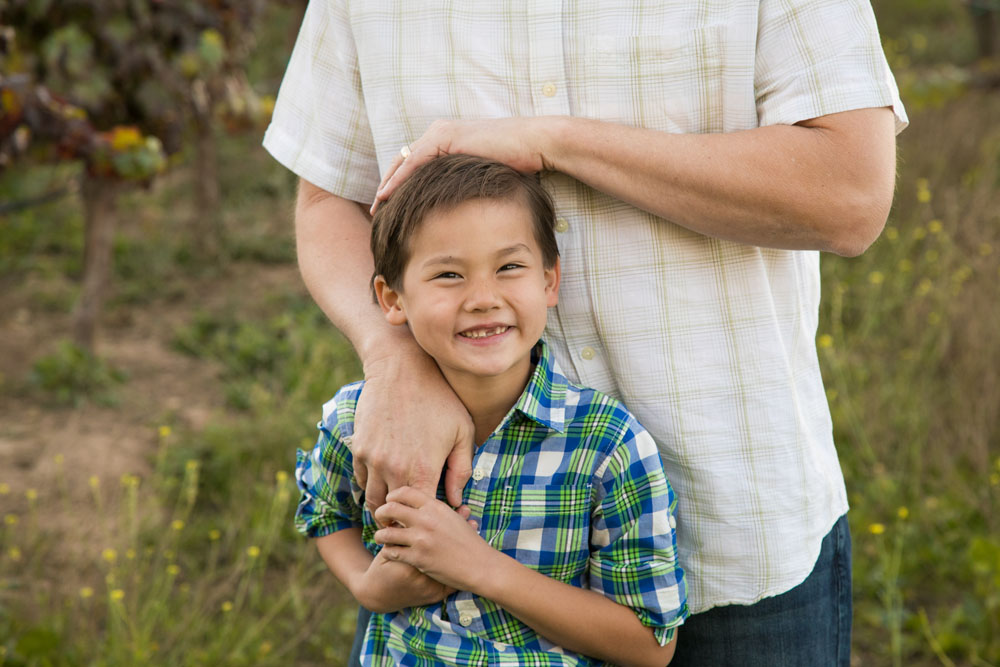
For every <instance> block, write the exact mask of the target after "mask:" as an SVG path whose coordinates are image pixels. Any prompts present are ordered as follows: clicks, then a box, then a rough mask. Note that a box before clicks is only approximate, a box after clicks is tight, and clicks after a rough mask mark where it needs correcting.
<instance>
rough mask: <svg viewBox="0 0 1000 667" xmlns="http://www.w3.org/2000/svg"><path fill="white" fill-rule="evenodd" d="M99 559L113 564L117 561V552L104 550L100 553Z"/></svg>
mask: <svg viewBox="0 0 1000 667" xmlns="http://www.w3.org/2000/svg"><path fill="white" fill-rule="evenodd" d="M101 558H103V559H104V560H106V561H107V562H109V563H114V562H115V561H116V560H117V559H118V552H117V551H115V550H114V549H105V550H104V551H102V552H101Z"/></svg>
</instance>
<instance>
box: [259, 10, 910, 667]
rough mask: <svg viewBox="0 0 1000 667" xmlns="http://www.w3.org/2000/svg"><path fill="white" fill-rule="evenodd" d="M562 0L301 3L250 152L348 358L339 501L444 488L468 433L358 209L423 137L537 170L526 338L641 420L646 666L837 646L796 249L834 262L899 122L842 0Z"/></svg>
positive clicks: (833, 552) (429, 144) (804, 653)
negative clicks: (540, 270) (552, 216)
mask: <svg viewBox="0 0 1000 667" xmlns="http://www.w3.org/2000/svg"><path fill="white" fill-rule="evenodd" d="M563 4H564V3H545V2H536V3H520V4H517V5H516V6H515V5H512V4H510V3H500V4H498V3H464V4H461V5H460V6H457V7H452V8H451V9H450V10H448V11H445V10H443V9H441V8H440V7H439V6H437V5H436V4H435V3H432V2H424V1H414V0H410V1H408V2H402V1H401V0H399V1H395V2H393V1H389V0H384V1H373V2H365V3H355V4H352V5H351V6H350V7H345V6H342V3H340V2H335V1H334V0H325V1H320V0H315V1H314V2H313V3H310V6H309V9H308V12H307V16H306V19H305V22H304V25H303V30H302V33H301V34H300V37H299V41H298V43H297V44H296V48H295V52H294V53H293V55H292V59H291V62H290V65H289V71H288V74H287V75H286V79H285V82H284V83H283V84H282V91H281V94H280V95H279V100H278V104H277V107H276V110H275V116H274V122H273V124H272V126H271V128H270V129H269V131H268V135H267V137H266V138H265V145H266V146H267V148H268V149H269V150H270V151H271V152H272V153H273V154H274V155H275V156H276V157H277V158H278V159H279V160H280V161H281V162H283V163H284V164H285V165H286V166H288V167H289V168H291V169H292V170H293V171H295V172H296V173H298V174H299V175H300V176H301V177H302V179H303V180H302V185H301V188H300V192H299V199H298V205H297V208H296V230H297V234H298V248H299V258H300V260H299V261H300V266H301V269H302V274H303V277H304V279H305V281H306V284H307V286H309V287H310V290H311V292H312V294H313V296H314V298H315V299H316V301H317V303H319V305H320V306H321V307H322V308H323V309H324V311H325V312H326V313H327V314H328V315H329V317H330V318H331V320H332V321H333V322H334V324H335V325H336V326H337V327H338V328H339V329H340V330H341V331H343V332H344V333H345V335H347V336H348V338H349V339H350V340H351V341H352V343H353V344H354V346H355V349H356V350H357V351H358V354H359V356H360V357H361V359H362V361H363V363H364V368H365V377H366V381H367V384H366V391H365V398H364V399H363V401H362V404H361V405H360V406H359V408H358V420H359V422H358V423H359V426H358V431H357V436H356V438H355V440H354V445H353V450H354V455H355V458H356V460H359V461H360V462H362V463H363V464H365V465H367V470H366V472H361V473H360V476H361V477H362V478H363V479H362V480H360V481H362V483H366V495H367V498H368V501H369V502H370V503H374V504H378V503H379V501H380V499H381V498H383V497H384V495H385V493H386V491H387V490H388V489H392V488H396V487H399V486H403V485H407V484H409V485H413V486H417V487H421V488H424V489H427V490H431V489H433V488H434V487H435V485H436V483H437V478H438V475H439V473H440V470H441V464H442V463H444V462H445V460H446V457H447V464H448V467H447V472H446V485H447V488H448V491H449V498H450V499H452V501H453V502H456V500H457V498H458V496H459V493H458V490H459V489H460V488H461V487H462V485H463V484H464V482H465V480H466V479H467V478H468V476H469V474H470V470H469V461H470V458H471V454H470V451H471V432H472V428H471V424H470V423H469V419H468V415H467V414H466V413H465V411H464V410H463V409H462V407H461V405H459V404H458V402H457V400H456V399H455V397H454V395H453V394H452V393H451V392H450V391H449V390H448V389H447V387H446V386H445V384H444V382H443V380H442V379H441V378H440V375H439V373H437V371H436V369H435V367H434V365H433V362H431V361H430V360H429V358H427V357H426V355H423V354H422V353H421V352H420V350H419V348H417V347H416V345H415V343H414V342H413V340H412V338H411V337H410V336H408V335H407V334H406V333H405V332H401V331H398V330H395V331H394V330H391V329H388V328H387V327H386V326H385V324H384V322H380V321H379V320H380V319H381V318H380V316H379V312H378V309H377V308H375V307H374V305H373V304H372V303H371V301H370V297H369V295H368V291H367V290H368V285H367V276H369V275H370V274H371V270H372V269H371V257H370V254H369V253H368V252H367V245H368V231H369V223H368V218H367V212H368V208H369V206H368V204H369V203H370V202H371V201H372V200H373V199H381V198H384V197H385V196H387V194H388V193H389V192H391V191H392V189H393V188H394V187H395V186H396V185H398V183H399V182H400V181H402V180H403V179H405V177H406V176H407V175H408V174H409V173H410V172H411V171H412V169H413V168H415V167H416V166H419V165H420V164H422V163H423V162H424V161H426V160H427V159H429V158H430V157H432V156H434V155H437V154H440V153H452V152H454V153H458V152H461V153H470V154H475V155H481V156H483V157H487V158H492V159H497V160H500V161H502V162H506V163H507V164H509V165H511V166H513V167H515V168H517V169H519V170H521V171H525V172H532V171H539V172H542V176H541V178H542V182H543V184H544V185H545V187H546V189H547V190H548V191H549V192H550V194H551V195H552V197H553V199H554V201H555V205H556V211H557V215H558V216H559V218H560V221H559V224H558V227H557V229H558V230H559V231H560V238H559V242H560V250H561V255H562V257H563V261H564V264H563V285H562V298H561V300H560V305H559V307H558V308H557V310H556V311H555V313H554V315H553V316H551V317H550V319H549V323H548V328H547V330H546V338H547V339H549V340H550V341H551V343H552V345H553V347H554V349H555V350H556V353H557V355H559V356H560V357H561V358H562V359H565V360H566V361H567V366H568V368H567V371H568V374H569V375H570V376H573V377H572V379H574V380H575V381H580V382H582V383H584V384H587V385H590V386H594V387H596V388H598V389H601V390H603V391H606V392H608V393H610V394H612V395H613V396H616V397H617V398H620V399H622V400H623V401H624V402H625V404H626V405H627V406H628V407H629V408H630V409H631V410H632V411H633V412H634V413H635V414H636V415H637V416H638V418H639V420H640V422H642V423H643V424H644V425H645V426H646V427H647V428H648V429H649V431H650V432H651V433H652V434H653V436H654V438H655V439H656V440H657V444H658V445H659V447H660V451H661V455H662V457H663V460H664V465H665V467H666V470H667V473H668V476H669V477H670V479H671V481H672V482H673V483H674V486H675V490H676V492H677V496H678V499H679V500H678V527H677V532H678V541H679V548H680V554H681V562H682V565H683V566H684V567H685V569H686V571H687V573H688V578H689V580H688V594H689V604H690V606H691V610H692V612H694V615H693V616H692V617H691V618H690V619H689V620H688V621H687V623H686V624H685V631H684V633H683V634H684V638H683V640H682V641H680V642H679V644H678V649H677V654H676V656H675V659H674V661H675V663H674V664H680V665H685V664H754V663H753V662H752V659H753V657H754V656H763V658H761V657H758V658H757V659H764V660H765V662H766V664H769V665H780V664H788V665H801V664H848V663H847V661H848V660H849V641H850V542H849V536H848V535H847V532H846V522H845V520H844V518H843V517H844V514H845V512H846V510H847V501H846V494H845V492H844V486H843V479H842V476H841V473H840V469H839V465H838V463H837V458H836V452H835V449H834V447H833V442H832V428H831V425H830V418H829V411H828V408H827V406H826V402H825V396H824V392H823V388H822V380H821V378H820V374H819V368H818V362H817V359H816V353H815V347H814V343H813V340H814V336H815V331H816V322H817V309H818V299H819V269H818V253H817V252H815V251H817V250H822V251H828V252H835V253H838V254H842V255H856V254H858V253H860V252H862V251H863V250H864V249H865V248H866V247H867V246H868V245H869V244H871V242H872V241H874V239H875V238H876V237H877V236H878V234H879V232H880V231H881V228H882V226H883V225H884V223H885V219H886V216H887V215H888V210H889V206H890V204H891V199H892V190H893V182H894V174H895V144H894V134H895V132H896V131H898V130H900V129H902V127H903V126H904V125H905V122H906V118H905V114H904V112H903V110H902V107H901V105H900V104H899V100H898V96H897V93H896V88H895V84H894V83H893V81H892V77H891V74H890V73H889V71H888V68H887V66H886V64H885V60H884V57H883V55H882V52H881V48H880V46H879V42H878V34H877V30H876V28H875V23H874V17H873V16H872V13H871V8H870V6H869V5H868V3H867V2H863V1H861V0H756V1H752V0H741V1H736V2H734V1H732V0H703V1H701V2H689V3H664V2H660V3H642V2H614V1H612V2H608V1H606V0H605V1H596V0H595V1H592V2H586V1H585V2H578V3H574V5H573V8H572V9H563ZM550 5H551V6H550ZM401 146H402V147H404V150H403V151H402V152H401V151H400V147H401ZM383 173H384V174H385V176H386V178H385V180H384V181H383V182H382V183H381V188H380V189H378V187H377V186H378V185H379V183H380V174H383ZM377 189H378V192H376V190H377ZM802 251H807V252H802ZM331 286H336V287H331ZM415 423H418V424H423V426H422V427H421V428H412V426H413V424H415ZM429 450H435V451H437V452H438V455H437V456H428V455H427V454H426V452H427V451H429ZM359 472H360V471H359ZM801 605H806V606H805V607H802V606H801Z"/></svg>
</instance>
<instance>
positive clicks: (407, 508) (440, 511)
mask: <svg viewBox="0 0 1000 667" xmlns="http://www.w3.org/2000/svg"><path fill="white" fill-rule="evenodd" d="M375 515H376V519H377V520H378V521H379V523H380V524H381V525H383V526H388V527H387V528H382V529H380V530H378V531H377V532H376V533H375V541H376V542H378V543H379V544H383V545H384V546H383V547H382V551H381V552H379V553H380V555H381V554H384V555H385V557H386V558H387V559H390V560H394V561H399V562H402V563H406V564H407V565H412V566H413V567H415V568H417V569H418V570H420V571H421V572H423V573H424V574H426V575H427V576H429V577H432V578H434V579H436V580H437V581H440V582H442V583H444V584H445V585H446V586H450V587H452V588H454V589H456V590H463V591H473V592H475V591H476V590H478V582H477V579H478V578H479V577H482V576H483V574H484V573H488V572H490V568H489V566H488V565H487V563H488V561H489V560H490V559H491V558H495V557H497V556H502V554H500V552H499V551H496V550H495V549H493V547H491V546H490V545H489V543H487V542H486V540H484V539H483V538H482V537H480V535H479V533H478V531H477V530H476V526H475V522H474V521H469V520H468V512H467V511H460V512H456V511H455V510H452V509H451V508H450V507H448V506H447V505H445V504H444V503H442V502H441V501H440V500H437V499H435V498H434V497H433V496H429V495H427V494H426V493H424V492H423V491H420V490H419V489H415V488H412V487H403V488H399V489H396V490H395V491H392V492H390V493H389V494H388V495H387V496H386V503H385V504H384V505H382V507H380V508H379V509H378V511H377V512H376V513H375Z"/></svg>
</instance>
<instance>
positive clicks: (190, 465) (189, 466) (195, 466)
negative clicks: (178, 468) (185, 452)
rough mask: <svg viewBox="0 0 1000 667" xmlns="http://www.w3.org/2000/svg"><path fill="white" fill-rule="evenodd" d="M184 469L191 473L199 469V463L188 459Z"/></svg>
mask: <svg viewBox="0 0 1000 667" xmlns="http://www.w3.org/2000/svg"><path fill="white" fill-rule="evenodd" d="M184 467H185V468H187V469H188V470H190V471H195V470H197V469H198V462H197V461H195V460H194V459H188V460H187V463H185V464H184Z"/></svg>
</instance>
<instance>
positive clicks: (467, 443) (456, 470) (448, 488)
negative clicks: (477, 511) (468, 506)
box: [444, 435, 472, 507]
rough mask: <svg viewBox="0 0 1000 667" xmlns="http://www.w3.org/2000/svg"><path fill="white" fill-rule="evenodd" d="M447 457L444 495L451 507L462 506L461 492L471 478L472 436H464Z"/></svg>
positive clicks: (461, 436)
mask: <svg viewBox="0 0 1000 667" xmlns="http://www.w3.org/2000/svg"><path fill="white" fill-rule="evenodd" d="M459 437H460V438H461V439H460V440H459V442H458V443H456V444H455V448H454V449H452V450H451V454H449V455H448V459H447V465H446V467H445V471H444V494H445V497H446V498H447V499H448V503H449V504H451V505H452V506H453V507H454V506H456V505H461V504H462V491H463V490H464V489H465V485H466V483H467V482H468V481H469V478H470V477H472V436H471V435H469V436H468V438H467V439H466V437H465V436H464V435H460V436H459Z"/></svg>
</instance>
